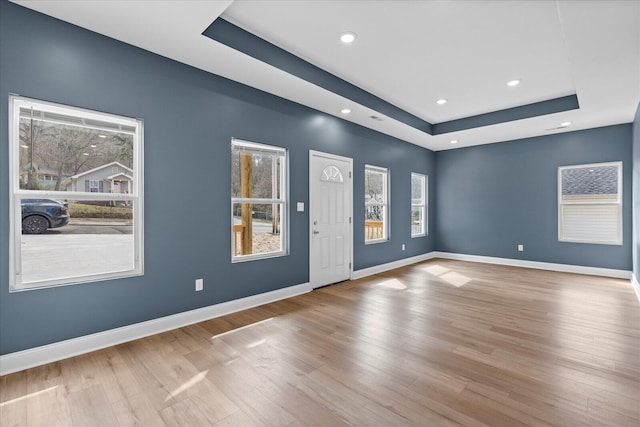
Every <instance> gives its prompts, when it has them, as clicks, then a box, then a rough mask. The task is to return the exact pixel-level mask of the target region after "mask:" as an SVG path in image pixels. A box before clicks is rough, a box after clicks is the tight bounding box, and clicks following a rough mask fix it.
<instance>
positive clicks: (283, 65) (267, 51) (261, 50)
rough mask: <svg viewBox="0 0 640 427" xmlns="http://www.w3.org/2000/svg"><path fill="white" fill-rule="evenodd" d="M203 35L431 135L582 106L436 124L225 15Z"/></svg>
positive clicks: (543, 105) (539, 106)
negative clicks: (290, 50) (274, 42)
mask: <svg viewBox="0 0 640 427" xmlns="http://www.w3.org/2000/svg"><path fill="white" fill-rule="evenodd" d="M202 35H204V36H205V37H208V38H210V39H212V40H215V41H216V42H218V43H221V44H223V45H225V46H228V47H230V48H232V49H235V50H237V51H239V52H241V53H243V54H245V55H248V56H251V57H253V58H255V59H257V60H259V61H262V62H264V63H266V64H269V65H271V66H273V67H276V68H278V69H280V70H282V71H285V72H287V73H289V74H292V75H294V76H296V77H298V78H301V79H303V80H305V81H307V82H309V83H312V84H314V85H316V86H319V87H321V88H323V89H326V90H328V91H330V92H332V93H335V94H337V95H340V96H342V97H344V98H347V99H349V100H351V101H353V102H355V103H358V104H360V105H363V106H365V107H367V108H370V109H372V110H374V111H377V112H379V113H380V114H382V115H385V116H387V117H390V118H392V119H395V120H397V121H399V122H402V123H404V124H406V125H407V126H410V127H412V128H414V129H417V130H419V131H421V132H424V133H426V134H428V135H442V134H447V133H451V132H457V131H461V130H467V129H473V128H478V127H484V126H491V125H496V124H501V123H506V122H511V121H514V120H521V119H528V118H532V117H539V116H544V115H547V114H554V113H559V112H562V111H569V110H575V109H578V108H580V105H579V102H578V97H577V95H576V94H572V95H568V96H563V97H560V98H553V99H548V100H544V101H540V102H535V103H532V104H527V105H520V106H516V107H511V108H507V109H504V110H499V111H492V112H488V113H483V114H478V115H475V116H469V117H463V118H460V119H455V120H450V121H446V122H441V123H437V124H432V123H429V122H428V121H426V120H423V119H421V118H420V117H417V116H415V115H413V114H411V113H409V112H407V111H405V110H403V109H401V108H399V107H397V106H395V105H393V104H391V103H389V102H388V101H385V100H384V99H382V98H380V97H378V96H376V95H373V94H372V93H370V92H367V91H365V90H363V89H361V88H359V87H357V86H355V85H353V84H351V83H349V82H348V81H346V80H343V79H341V78H340V77H338V76H336V75H334V74H331V73H329V72H328V71H325V70H323V69H322V68H320V67H318V66H316V65H313V64H311V63H310V62H307V61H305V60H304V59H302V58H300V57H298V56H296V55H294V54H292V53H291V52H288V51H286V50H284V49H282V48H281V47H279V46H276V45H274V44H273V43H271V42H268V41H267V40H264V39H262V38H261V37H258V36H256V35H255V34H252V33H251V32H249V31H247V30H245V29H243V28H241V27H239V26H238V25H235V24H233V23H231V22H229V21H227V20H226V19H224V18H221V17H218V18H217V19H216V20H214V21H213V22H212V23H211V25H209V27H207V29H206V30H204V32H203V33H202Z"/></svg>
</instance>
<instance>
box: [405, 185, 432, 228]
mask: <svg viewBox="0 0 640 427" xmlns="http://www.w3.org/2000/svg"><path fill="white" fill-rule="evenodd" d="M414 177H415V178H419V179H420V186H421V190H422V191H421V192H422V203H413V178H414ZM427 182H428V177H427V175H426V174H423V173H418V172H411V214H413V210H414V209H415V208H418V209H420V210H421V211H422V224H421V230H420V233H414V232H413V223H412V222H411V221H410V227H411V238H412V239H413V238H414V237H424V236H427V235H428V234H429V228H428V219H427V197H428V194H427Z"/></svg>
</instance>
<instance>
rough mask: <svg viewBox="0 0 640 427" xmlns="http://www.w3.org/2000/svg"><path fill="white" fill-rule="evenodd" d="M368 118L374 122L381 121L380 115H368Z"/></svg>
mask: <svg viewBox="0 0 640 427" xmlns="http://www.w3.org/2000/svg"><path fill="white" fill-rule="evenodd" d="M369 118H371V119H373V120H375V121H376V122H381V121H382V117H378V116H369Z"/></svg>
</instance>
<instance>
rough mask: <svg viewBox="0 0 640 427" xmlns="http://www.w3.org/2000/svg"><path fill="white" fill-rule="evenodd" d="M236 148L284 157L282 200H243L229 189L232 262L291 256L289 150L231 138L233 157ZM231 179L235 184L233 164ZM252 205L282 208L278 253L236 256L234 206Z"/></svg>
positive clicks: (281, 173) (231, 187) (253, 198)
mask: <svg viewBox="0 0 640 427" xmlns="http://www.w3.org/2000/svg"><path fill="white" fill-rule="evenodd" d="M234 146H240V147H246V148H248V149H254V150H256V151H261V152H267V153H274V154H281V155H282V157H283V162H282V164H283V167H282V168H281V170H280V183H281V184H280V185H281V188H280V194H281V196H282V198H281V199H267V198H259V197H258V198H255V197H252V198H243V197H233V184H231V186H230V187H229V190H230V193H231V194H230V196H231V197H230V200H231V206H230V208H231V209H230V211H231V233H230V234H231V248H230V249H231V262H232V263H234V264H235V263H240V262H247V261H255V260H260V259H268V258H278V257H282V256H287V255H289V150H288V149H286V148H284V147H278V146H275V145H269V144H262V143H258V142H252V141H246V140H243V139H239V138H231V155H232V156H233V149H234ZM231 177H232V182H233V164H232V165H231ZM242 203H250V204H262V205H265V204H266V205H275V204H279V205H280V206H281V209H280V212H281V215H280V243H281V249H280V250H279V251H276V252H265V253H259V254H249V255H235V254H234V239H235V236H234V232H233V226H234V222H233V206H234V205H236V204H242Z"/></svg>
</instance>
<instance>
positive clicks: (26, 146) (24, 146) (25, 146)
mask: <svg viewBox="0 0 640 427" xmlns="http://www.w3.org/2000/svg"><path fill="white" fill-rule="evenodd" d="M20 147H22V148H29V146H28V145H26V144H20Z"/></svg>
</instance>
